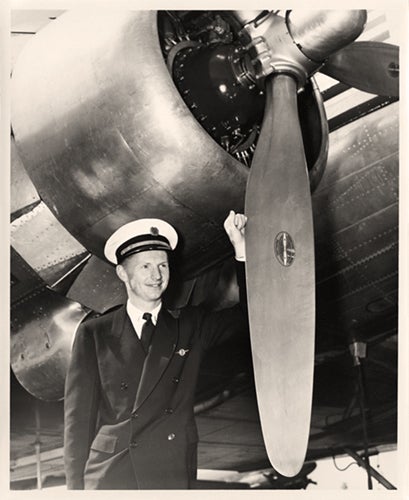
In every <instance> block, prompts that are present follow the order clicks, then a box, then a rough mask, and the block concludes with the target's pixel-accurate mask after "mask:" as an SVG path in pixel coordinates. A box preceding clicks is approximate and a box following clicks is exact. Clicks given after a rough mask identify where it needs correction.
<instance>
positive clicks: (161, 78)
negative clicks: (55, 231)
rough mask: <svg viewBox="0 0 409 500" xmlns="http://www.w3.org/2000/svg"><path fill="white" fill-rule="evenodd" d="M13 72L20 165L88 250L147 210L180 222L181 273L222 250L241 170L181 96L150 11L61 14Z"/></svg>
mask: <svg viewBox="0 0 409 500" xmlns="http://www.w3.org/2000/svg"><path fill="white" fill-rule="evenodd" d="M73 38H75V44H73V43H72V40H73ZM90 41H92V42H90ZM50 46H52V47H53V50H52V51H50V50H49V47H50ZM32 61H36V63H35V65H33V64H32ZM12 80H13V81H12V115H13V129H14V131H15V136H16V142H17V146H18V148H19V152H20V154H21V157H22V159H23V162H24V165H25V167H26V169H27V170H28V172H29V175H30V177H31V179H32V180H33V182H34V184H35V186H36V188H37V190H38V191H39V193H40V195H41V197H42V199H43V200H44V201H45V203H46V204H47V205H48V206H49V207H50V209H51V210H52V211H53V213H54V214H55V216H56V217H57V218H58V219H59V220H60V221H61V223H62V224H63V225H64V226H65V227H66V228H67V229H68V230H69V231H70V232H71V233H72V234H73V235H74V236H75V237H76V238H77V239H78V240H79V241H80V242H81V243H82V245H83V246H85V247H86V248H87V249H88V250H89V251H91V252H93V253H96V254H97V255H99V256H101V255H102V246H103V242H104V240H105V239H106V238H107V237H108V236H109V235H110V234H111V232H113V231H114V230H115V229H117V228H118V227H119V226H120V225H122V224H123V223H125V222H128V221H129V220H131V219H133V218H137V217H145V216H150V217H159V218H164V219H166V220H169V222H171V223H172V224H173V225H175V227H176V228H177V230H178V231H179V233H180V236H181V240H182V244H181V247H180V252H181V256H182V258H183V262H184V263H185V272H186V274H187V275H193V274H196V273H198V272H199V271H200V270H201V269H203V268H204V267H206V266H208V265H211V264H212V262H215V261H217V260H219V259H220V258H221V257H222V256H223V255H226V254H227V253H228V252H230V247H229V243H228V241H227V238H226V236H225V234H224V232H223V228H222V222H223V220H224V218H225V216H226V213H227V211H228V210H229V209H230V208H233V209H235V210H242V209H243V201H244V200H243V193H244V190H245V183H246V179H247V169H246V168H245V167H244V166H243V165H241V164H240V163H239V162H238V161H236V160H234V159H233V158H232V157H231V156H230V155H229V154H228V153H226V152H225V151H224V150H223V149H222V148H221V147H219V146H218V145H217V144H216V143H215V142H214V141H213V140H212V139H211V138H209V136H208V134H207V133H206V132H205V131H204V130H203V129H202V127H201V126H200V125H199V124H198V123H197V121H196V120H195V118H194V117H193V116H192V114H191V113H190V111H189V109H188V108H187V106H186V105H185V104H184V103H183V101H182V99H181V97H180V96H179V95H178V93H177V91H176V89H175V86H174V84H173V82H172V80H171V78H170V75H169V73H168V70H167V68H166V65H165V63H164V61H163V57H162V54H161V51H160V47H159V43H158V34H157V28H156V13H155V12H154V11H138V12H124V11H122V12H120V11H100V12H92V13H89V12H83V11H81V12H78V11H77V12H76V11H71V12H68V13H65V14H63V15H62V16H60V17H59V18H58V19H57V20H55V21H54V22H53V23H52V24H51V25H49V26H47V27H46V28H44V30H42V31H41V32H40V33H38V34H37V35H36V36H35V37H33V40H32V42H30V43H29V44H27V46H26V47H25V49H24V50H23V51H22V54H21V56H20V58H19V60H18V61H17V64H16V66H15V69H14V73H13V79H12ZM27 82H30V88H31V91H30V93H27V91H26V89H27V87H26V85H27ZM61 89H64V92H63V94H61ZM33 96H35V98H34V99H33Z"/></svg>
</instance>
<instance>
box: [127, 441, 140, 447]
mask: <svg viewBox="0 0 409 500" xmlns="http://www.w3.org/2000/svg"><path fill="white" fill-rule="evenodd" d="M137 446H138V443H137V442H136V441H131V442H130V443H129V448H136V447H137Z"/></svg>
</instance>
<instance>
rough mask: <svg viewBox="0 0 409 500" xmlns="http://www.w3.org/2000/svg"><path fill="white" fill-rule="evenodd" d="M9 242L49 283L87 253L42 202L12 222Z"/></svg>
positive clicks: (59, 276)
mask: <svg viewBox="0 0 409 500" xmlns="http://www.w3.org/2000/svg"><path fill="white" fill-rule="evenodd" d="M10 242H11V245H12V246H13V248H14V249H15V250H16V251H17V252H18V253H19V254H20V255H21V256H22V257H23V259H24V260H25V261H26V262H27V263H28V264H29V265H30V266H31V267H32V268H33V269H34V271H35V272H37V273H38V274H39V276H40V277H41V278H42V279H43V280H44V281H45V282H46V283H47V284H48V285H52V284H54V283H55V282H56V281H57V280H58V279H59V278H61V277H62V276H63V275H65V274H66V273H67V272H68V271H69V270H70V269H71V268H72V267H73V266H75V264H76V263H78V262H79V261H80V260H81V258H82V256H84V254H85V253H86V250H85V248H84V247H83V246H82V245H81V244H80V243H78V241H77V240H76V239H75V238H74V237H73V236H71V234H70V233H69V232H68V231H67V230H66V229H65V228H64V226H62V225H61V223H60V222H59V221H58V220H57V219H56V218H55V216H54V214H53V213H52V212H51V211H50V210H49V208H48V207H47V206H46V205H45V203H43V202H40V203H39V204H37V205H35V206H34V207H33V208H31V209H30V210H29V211H28V212H26V213H24V214H23V215H21V216H20V217H18V218H17V219H15V220H14V221H13V222H12V223H11V225H10ZM45 242H46V243H45Z"/></svg>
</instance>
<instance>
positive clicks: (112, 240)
mask: <svg viewBox="0 0 409 500" xmlns="http://www.w3.org/2000/svg"><path fill="white" fill-rule="evenodd" d="M177 242H178V235H177V233H176V231H175V229H174V228H173V227H172V226H171V225H170V224H169V223H168V222H165V221H164V220H161V219H138V220H134V221H132V222H128V223H127V224H124V225H123V226H121V227H120V228H119V229H117V230H116V231H115V232H114V233H113V234H112V235H111V236H110V237H109V238H108V240H107V242H106V244H105V249H104V254H105V257H106V258H107V259H108V260H109V261H110V262H112V263H113V264H120V263H121V262H122V261H123V260H124V259H125V258H126V257H128V256H129V255H133V254H134V253H139V252H146V251H148V250H166V251H171V250H174V249H175V248H176V245H177Z"/></svg>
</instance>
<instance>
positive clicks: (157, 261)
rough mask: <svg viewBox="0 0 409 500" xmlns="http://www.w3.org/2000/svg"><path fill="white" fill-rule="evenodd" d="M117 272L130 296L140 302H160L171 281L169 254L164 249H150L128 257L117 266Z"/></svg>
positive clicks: (136, 303)
mask: <svg viewBox="0 0 409 500" xmlns="http://www.w3.org/2000/svg"><path fill="white" fill-rule="evenodd" d="M117 274H118V276H119V278H120V279H121V280H122V281H123V282H124V283H125V286H126V289H127V291H128V296H129V298H130V299H131V302H133V303H134V304H135V305H136V306H137V307H138V303H139V304H140V303H141V302H143V303H145V304H151V305H152V306H154V305H156V304H159V301H160V299H161V297H162V294H163V292H164V291H165V290H166V288H167V286H168V283H169V261H168V254H167V253H166V252H165V251H163V250H148V251H146V252H140V253H136V254H134V255H130V256H129V257H127V258H126V259H125V260H124V262H123V263H122V264H120V265H118V266H117Z"/></svg>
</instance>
